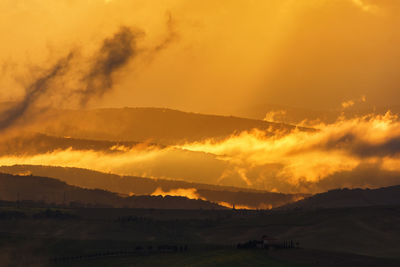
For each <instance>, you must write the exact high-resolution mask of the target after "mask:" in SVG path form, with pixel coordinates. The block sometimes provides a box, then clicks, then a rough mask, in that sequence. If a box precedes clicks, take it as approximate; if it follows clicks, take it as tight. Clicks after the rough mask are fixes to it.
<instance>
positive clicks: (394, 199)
mask: <svg viewBox="0 0 400 267" xmlns="http://www.w3.org/2000/svg"><path fill="white" fill-rule="evenodd" d="M396 205H400V185H397V186H389V187H382V188H378V189H360V188H357V189H347V188H344V189H335V190H330V191H328V192H325V193H320V194H315V195H313V196H311V197H308V198H305V199H303V200H300V201H297V202H295V203H291V204H288V205H285V206H283V207H282V208H284V209H293V208H301V209H317V208H345V207H369V206H396Z"/></svg>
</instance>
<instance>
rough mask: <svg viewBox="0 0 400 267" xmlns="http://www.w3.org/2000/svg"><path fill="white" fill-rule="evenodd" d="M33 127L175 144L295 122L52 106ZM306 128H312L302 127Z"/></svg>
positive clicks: (79, 135) (285, 128)
mask: <svg viewBox="0 0 400 267" xmlns="http://www.w3.org/2000/svg"><path fill="white" fill-rule="evenodd" d="M37 120H38V121H39V122H40V123H37V124H36V126H34V127H33V128H32V129H33V130H34V131H37V132H42V133H45V134H49V135H54V136H70V137H73V138H83V139H92V140H113V141H138V142H144V141H150V142H154V143H158V144H164V145H169V144H176V143H183V142H193V141H199V140H203V139H207V138H224V137H227V136H229V135H231V134H234V133H238V132H242V131H249V130H252V129H254V128H257V129H261V130H266V129H269V130H272V131H273V130H279V131H290V130H292V129H294V128H295V126H292V125H288V124H283V123H272V122H266V121H262V120H253V119H245V118H238V117H232V116H229V117H228V116H217V115H204V114H197V113H188V112H182V111H177V110H171V109H163V108H121V109H117V108H113V109H95V110H52V111H49V112H47V113H46V115H45V117H39V118H37ZM301 129H303V130H310V129H307V128H301Z"/></svg>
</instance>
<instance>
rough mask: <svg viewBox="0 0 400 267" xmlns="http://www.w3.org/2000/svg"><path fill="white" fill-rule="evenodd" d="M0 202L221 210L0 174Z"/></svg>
mask: <svg viewBox="0 0 400 267" xmlns="http://www.w3.org/2000/svg"><path fill="white" fill-rule="evenodd" d="M0 200H3V201H41V202H44V203H47V204H59V205H60V204H63V205H77V206H84V207H85V206H94V207H113V208H122V207H127V208H147V209H149V208H152V209H154V208H157V209H224V208H223V207H221V206H219V205H217V204H214V203H211V202H208V201H204V200H195V199H188V198H185V197H172V196H166V197H162V196H130V197H129V196H121V195H119V194H116V193H112V192H109V191H105V190H100V189H84V188H80V187H77V186H71V185H68V184H66V183H65V182H61V181H58V180H56V179H52V178H47V177H38V176H30V175H29V176H20V175H10V174H4V173H0Z"/></svg>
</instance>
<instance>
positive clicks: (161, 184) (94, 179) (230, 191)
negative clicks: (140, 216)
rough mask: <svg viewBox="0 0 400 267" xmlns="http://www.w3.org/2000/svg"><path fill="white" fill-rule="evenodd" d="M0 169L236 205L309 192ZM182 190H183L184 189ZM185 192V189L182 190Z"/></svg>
mask: <svg viewBox="0 0 400 267" xmlns="http://www.w3.org/2000/svg"><path fill="white" fill-rule="evenodd" d="M0 171H1V172H5V173H11V174H33V175H37V176H45V177H52V178H56V179H59V180H61V181H64V182H66V183H68V184H70V185H74V186H79V187H83V188H90V189H95V188H98V189H103V190H108V191H111V192H116V193H120V194H134V195H150V194H152V193H154V192H155V191H156V190H157V188H160V189H161V190H162V191H164V192H171V191H173V190H177V189H187V191H186V192H187V194H192V196H189V195H187V196H188V197H192V198H193V197H194V198H203V199H205V200H208V201H212V202H216V203H221V204H222V202H225V204H229V205H230V206H231V205H233V204H235V205H236V206H237V207H238V208H240V207H241V206H242V207H243V206H246V207H251V208H262V209H265V208H274V207H279V206H282V205H285V204H288V203H291V202H294V201H297V200H298V199H301V198H304V197H306V196H308V195H306V194H282V193H273V192H267V191H261V190H253V189H245V188H237V187H229V186H218V185H208V184H201V183H190V182H184V181H177V180H164V179H150V178H143V177H134V176H119V175H114V174H107V173H102V172H97V171H91V170H86V169H79V168H63V167H53V166H37V165H14V166H0ZM181 191H182V190H181ZM182 192H183V193H184V192H185V191H182Z"/></svg>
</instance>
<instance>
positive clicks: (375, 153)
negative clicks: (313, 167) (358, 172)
mask: <svg viewBox="0 0 400 267" xmlns="http://www.w3.org/2000/svg"><path fill="white" fill-rule="evenodd" d="M322 146H323V149H325V150H333V149H340V150H343V151H347V152H348V153H350V154H352V155H354V156H357V157H359V158H368V157H386V156H390V157H393V156H397V155H399V154H400V136H393V137H389V138H388V139H386V140H384V141H383V142H379V143H373V142H366V141H363V140H361V139H360V138H359V137H358V136H357V135H356V134H352V133H346V134H344V135H341V136H339V137H334V138H331V139H329V140H327V142H326V143H324V144H322Z"/></svg>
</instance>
